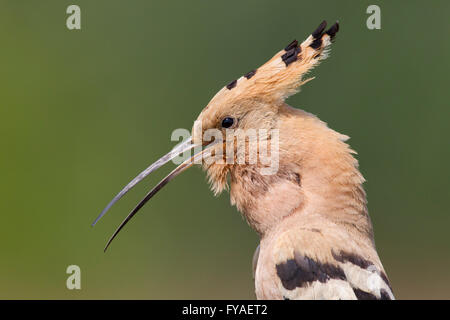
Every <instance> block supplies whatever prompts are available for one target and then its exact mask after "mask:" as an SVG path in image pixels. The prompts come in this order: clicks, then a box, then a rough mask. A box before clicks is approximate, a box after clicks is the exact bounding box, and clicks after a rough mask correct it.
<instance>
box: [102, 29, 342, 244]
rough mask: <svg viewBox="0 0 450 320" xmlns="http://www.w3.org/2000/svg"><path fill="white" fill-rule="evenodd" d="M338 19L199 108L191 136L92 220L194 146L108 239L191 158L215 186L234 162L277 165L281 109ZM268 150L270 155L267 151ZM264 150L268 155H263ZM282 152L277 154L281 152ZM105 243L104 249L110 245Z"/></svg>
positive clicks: (323, 51) (223, 184)
mask: <svg viewBox="0 0 450 320" xmlns="http://www.w3.org/2000/svg"><path fill="white" fill-rule="evenodd" d="M338 30H339V25H338V23H337V22H336V23H335V24H333V25H332V26H331V27H330V28H329V29H328V30H326V22H325V21H324V22H322V23H321V24H320V25H319V26H318V27H317V29H316V30H314V31H313V32H312V33H311V34H310V35H309V36H308V37H307V39H306V40H305V41H303V42H302V43H299V42H298V41H296V40H294V41H292V42H291V43H289V44H288V45H287V46H286V47H285V48H284V49H283V50H281V51H279V52H278V53H277V54H275V55H274V56H273V57H272V58H271V59H270V60H269V61H267V62H266V63H265V64H263V65H262V66H261V67H259V68H257V69H255V70H252V71H250V72H248V73H246V74H245V75H243V76H241V77H240V78H238V79H237V80H234V81H232V82H230V83H229V84H228V85H226V86H225V87H223V88H222V89H221V90H220V91H219V92H218V93H217V94H216V95H215V96H214V97H213V98H212V100H211V101H210V102H209V103H208V104H207V105H206V107H205V108H204V109H203V110H202V111H201V113H200V115H199V116H198V118H197V120H196V121H195V122H194V125H193V128H192V136H191V137H189V138H188V139H186V140H185V141H184V142H183V143H181V144H179V145H178V146H176V147H175V148H174V149H172V150H171V151H170V152H169V153H168V154H166V155H165V156H163V157H162V158H160V159H159V160H157V161H156V162H155V163H153V164H152V165H151V166H149V167H148V168H147V169H146V170H144V171H143V172H142V173H140V174H139V175H138V176H137V177H136V178H135V179H133V180H132V181H131V182H130V183H129V184H128V185H127V186H126V187H125V188H124V189H123V190H121V191H120V192H119V193H118V194H117V195H116V197H114V199H113V200H112V201H111V202H110V203H109V204H108V205H107V206H106V208H105V209H104V210H103V211H102V213H101V214H100V215H99V216H98V217H97V219H96V220H95V221H94V223H93V225H94V224H95V223H96V222H97V221H98V220H99V219H100V218H101V217H102V216H103V215H104V214H105V213H106V212H107V211H108V210H109V208H110V207H111V206H112V205H113V204H114V203H115V202H116V201H118V200H119V199H120V198H121V197H123V196H124V195H125V194H126V193H127V192H128V191H129V190H130V189H131V188H133V187H134V186H135V185H136V184H137V183H138V182H140V181H141V180H142V179H144V178H145V177H146V176H147V175H149V174H150V173H151V172H153V171H154V170H156V169H158V168H159V167H161V166H162V165H164V164H166V163H167V162H169V161H171V160H172V159H174V158H175V157H177V156H179V155H180V154H182V153H187V152H189V153H190V152H191V151H192V149H193V150H194V153H193V155H192V154H191V156H190V157H188V158H187V159H186V160H185V161H184V162H182V163H181V164H180V165H179V166H178V167H177V168H176V169H174V170H173V171H172V172H171V173H170V174H169V175H168V176H166V177H165V178H164V179H163V180H162V181H161V182H159V183H158V184H157V185H156V187H154V188H153V189H152V190H151V191H150V192H149V193H148V194H147V195H146V196H145V197H144V199H143V200H142V201H141V202H140V203H139V204H138V205H137V206H136V207H135V208H134V209H133V211H131V213H130V214H129V215H128V216H127V218H126V219H125V220H124V221H123V222H122V224H121V225H120V226H119V227H118V228H117V230H116V231H115V233H114V234H113V236H112V237H111V238H110V240H109V241H108V243H107V246H106V248H107V247H108V246H109V244H110V243H111V241H112V240H113V239H114V237H115V236H116V235H117V234H118V232H119V231H120V230H121V229H122V228H123V227H124V226H125V224H126V223H127V222H128V221H129V220H130V219H131V218H132V217H133V216H134V215H135V214H136V213H137V212H138V211H139V209H140V208H142V207H143V206H144V204H145V203H146V202H147V201H148V200H150V199H151V198H152V197H153V196H154V195H155V194H156V193H157V192H158V191H159V190H160V189H161V188H162V187H164V186H165V185H166V184H167V183H168V182H169V181H170V180H172V179H173V178H174V177H176V176H177V175H178V174H180V173H181V172H183V171H185V170H186V169H187V168H189V167H191V166H192V165H193V164H201V165H202V166H203V168H204V169H205V170H206V171H207V174H208V177H209V181H210V182H211V185H212V189H213V191H214V192H215V193H216V194H217V193H220V192H221V191H222V190H224V189H226V188H227V176H228V174H229V172H230V171H232V170H233V169H235V168H236V167H240V168H242V167H245V166H248V165H252V166H254V167H258V168H260V169H261V170H262V171H261V172H262V174H264V169H269V170H266V172H269V174H270V172H271V170H270V169H275V170H276V169H277V166H275V168H274V166H273V163H270V160H274V158H273V157H274V155H275V154H277V155H278V152H279V151H280V147H279V142H278V139H279V134H280V132H281V134H283V131H285V130H284V128H283V126H282V124H281V123H280V121H279V119H280V112H281V110H284V111H285V102H284V101H285V99H286V98H287V97H289V96H290V95H292V94H294V93H296V92H297V91H298V90H299V89H300V87H301V85H302V84H304V83H306V82H307V81H309V80H311V79H305V78H304V76H305V74H306V73H307V72H308V71H310V70H311V69H312V68H313V67H314V66H316V65H317V64H318V63H319V62H320V61H321V60H323V59H325V58H326V57H327V53H328V48H329V45H330V44H331V42H332V40H333V38H334V37H335V35H336V33H337V31H338ZM269 153H270V156H269ZM262 154H265V155H266V156H265V157H262V156H261V155H262ZM278 156H279V155H278ZM106 248H105V250H106Z"/></svg>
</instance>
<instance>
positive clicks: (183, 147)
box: [92, 138, 215, 251]
mask: <svg viewBox="0 0 450 320" xmlns="http://www.w3.org/2000/svg"><path fill="white" fill-rule="evenodd" d="M214 144H215V143H211V144H209V145H208V146H207V147H206V148H204V149H203V150H201V149H200V150H199V151H197V152H196V153H195V154H194V155H193V156H192V157H190V158H189V159H187V160H185V161H184V162H183V163H181V164H180V165H179V166H178V167H176V168H175V169H174V170H173V171H172V172H170V173H169V174H168V175H167V176H166V177H165V178H164V179H162V180H161V181H160V182H159V183H158V184H157V185H156V186H155V187H154V188H153V189H152V190H150V191H149V192H148V193H147V194H146V196H145V197H144V199H142V200H141V201H140V202H139V203H138V205H137V206H136V207H135V208H134V209H133V210H132V211H131V212H130V213H129V214H128V216H127V217H126V218H125V219H124V220H123V221H122V223H121V224H120V225H119V227H118V228H117V229H116V231H115V232H114V233H113V235H112V236H111V238H110V239H109V240H108V242H107V244H106V246H105V249H104V251H106V249H108V247H109V245H110V244H111V242H112V241H113V240H114V238H115V237H116V236H117V234H118V233H119V232H120V230H122V228H123V227H124V226H125V225H126V224H127V223H128V221H130V220H131V218H133V216H134V215H135V214H136V213H137V212H138V211H139V210H140V209H141V208H142V207H143V206H144V205H145V204H146V203H147V202H148V201H149V200H150V199H151V198H152V197H153V196H154V195H155V194H156V193H158V191H159V190H161V189H162V188H163V187H164V186H165V185H166V184H167V183H169V181H170V180H172V179H173V178H175V177H176V176H178V175H179V174H180V173H182V172H183V171H185V170H186V169H188V168H190V167H191V166H192V165H193V164H195V163H199V161H201V159H203V158H204V157H207V156H209V155H210V152H209V151H210V149H211V148H210V147H212V145H214ZM195 147H198V145H196V144H193V143H192V138H189V139H188V140H186V141H185V142H183V143H181V144H179V145H177V146H176V147H175V148H173V149H172V150H171V151H170V152H169V153H167V154H166V155H164V156H163V157H161V158H160V159H158V160H157V161H156V162H154V163H153V164H151V165H150V166H149V167H148V168H147V169H145V170H144V171H142V172H141V173H140V174H139V175H138V176H137V177H136V178H134V179H133V180H131V182H130V183H128V184H127V185H126V186H125V187H124V188H123V189H122V190H121V191H120V192H119V193H118V194H117V195H116V196H115V197H114V198H113V199H112V200H111V201H110V202H109V203H108V205H107V206H106V207H105V208H104V209H103V211H102V212H101V213H100V215H99V216H98V217H97V218H96V219H95V221H94V222H93V223H92V226H94V225H95V224H96V223H97V222H98V220H100V219H101V218H102V217H103V216H104V215H105V214H106V212H107V211H108V210H109V209H110V208H111V207H112V206H113V205H114V203H116V202H117V201H118V200H119V199H120V198H122V197H123V196H124V195H125V194H126V193H127V192H128V191H130V190H131V189H132V188H133V187H134V186H136V184H138V183H139V182H140V181H142V180H143V179H144V178H145V177H146V176H148V175H149V174H150V173H152V172H153V171H155V170H156V169H158V168H160V167H161V166H163V165H164V164H166V163H167V162H169V161H171V160H172V159H174V158H175V157H176V156H178V155H180V154H181V153H184V152H186V151H188V150H191V149H192V148H195ZM200 163H201V162H200Z"/></svg>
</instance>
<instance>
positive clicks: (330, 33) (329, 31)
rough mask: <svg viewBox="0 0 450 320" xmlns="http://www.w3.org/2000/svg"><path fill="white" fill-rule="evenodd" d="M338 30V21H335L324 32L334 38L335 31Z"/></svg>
mask: <svg viewBox="0 0 450 320" xmlns="http://www.w3.org/2000/svg"><path fill="white" fill-rule="evenodd" d="M338 31H339V21H336V23H335V24H333V25H332V26H331V27H330V29H328V30H327V31H326V32H325V33H326V34H327V35H329V36H330V38H331V39H333V38H334V36H335V35H336V33H337V32H338Z"/></svg>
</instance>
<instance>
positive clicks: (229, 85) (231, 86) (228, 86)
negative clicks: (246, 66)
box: [227, 80, 237, 90]
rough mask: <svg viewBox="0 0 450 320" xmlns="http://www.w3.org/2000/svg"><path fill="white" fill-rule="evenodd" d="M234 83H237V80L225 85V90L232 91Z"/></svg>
mask: <svg viewBox="0 0 450 320" xmlns="http://www.w3.org/2000/svg"><path fill="white" fill-rule="evenodd" d="M236 83H237V80H233V81H231V82H230V83H229V84H227V89H228V90H231V89H233V88H234V87H236Z"/></svg>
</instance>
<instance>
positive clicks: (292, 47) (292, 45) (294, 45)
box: [284, 40, 298, 51]
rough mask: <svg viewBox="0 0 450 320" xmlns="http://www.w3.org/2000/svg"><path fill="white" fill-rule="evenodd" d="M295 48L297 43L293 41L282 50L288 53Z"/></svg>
mask: <svg viewBox="0 0 450 320" xmlns="http://www.w3.org/2000/svg"><path fill="white" fill-rule="evenodd" d="M295 47H298V41H297V40H294V41H292V42H291V43H289V44H288V45H287V46H286V48H284V51H289V50H291V49H294V48H295Z"/></svg>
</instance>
